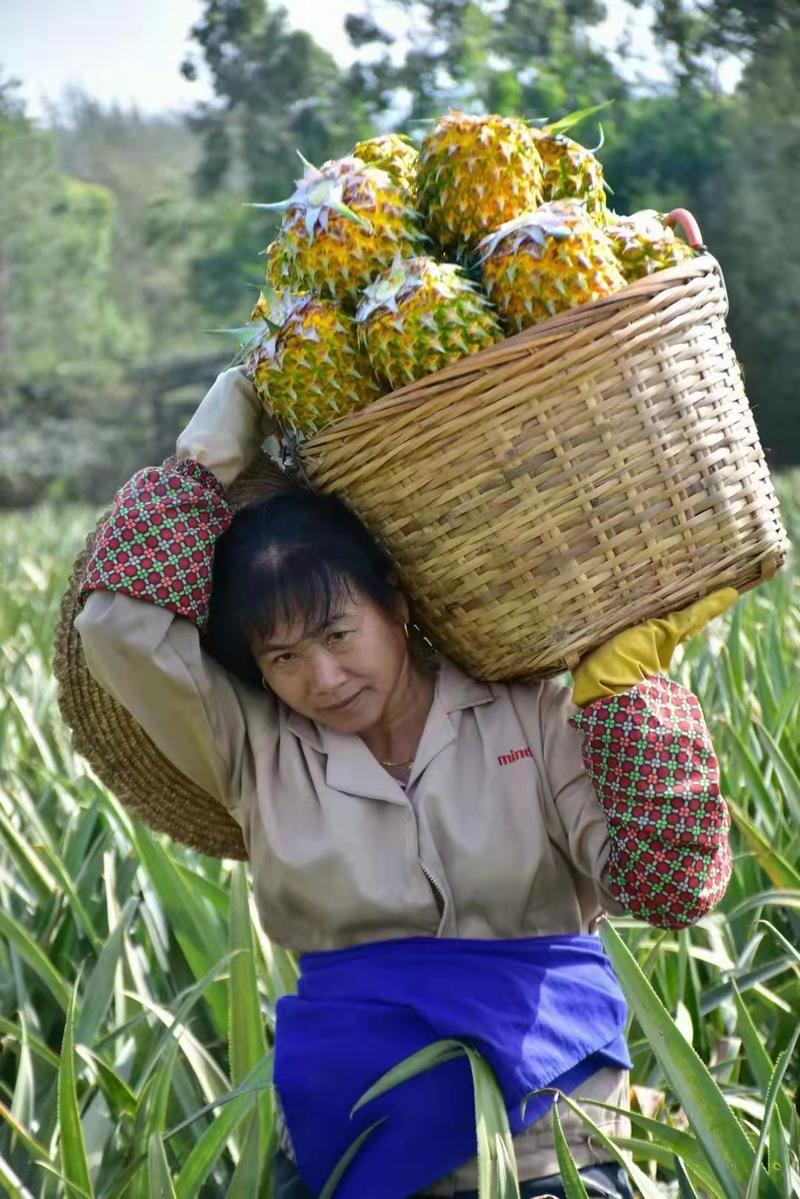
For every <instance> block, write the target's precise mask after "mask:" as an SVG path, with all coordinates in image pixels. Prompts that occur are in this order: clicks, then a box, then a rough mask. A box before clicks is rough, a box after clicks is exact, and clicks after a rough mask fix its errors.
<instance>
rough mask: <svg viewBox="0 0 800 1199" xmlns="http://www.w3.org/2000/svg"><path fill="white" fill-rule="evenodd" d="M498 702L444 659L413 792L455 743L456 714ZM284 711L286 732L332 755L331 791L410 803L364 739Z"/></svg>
mask: <svg viewBox="0 0 800 1199" xmlns="http://www.w3.org/2000/svg"><path fill="white" fill-rule="evenodd" d="M494 698H495V693H494V691H493V689H492V687H491V685H490V684H488V683H481V682H478V680H477V679H473V678H470V676H469V675H468V674H465V673H464V671H462V670H461V669H460V668H459V667H458V666H456V664H455V663H454V662H451V661H450V659H449V658H445V657H443V656H442V657H440V660H439V668H438V670H437V674H436V684H435V687H434V695H433V703H432V704H431V710H430V712H429V713H428V718H427V720H426V721H425V728H424V729H423V732H422V738H421V740H420V743H419V748H418V749H417V756H416V758H415V760H414V765H413V767H412V771H411V775H410V777H409V786H410V785H411V784H413V783H414V781H415V780H416V778H417V777H418V776H419V775H420V774H421V773H422V771H423V770H424V769H425V767H426V766H427V765H428V763H429V762H431V761H432V760H433V758H435V757H436V756H437V754H439V753H440V752H441V751H442V750H443V749H444V748H445V747H446V746H448V745H450V744H451V743H452V742H453V741H455V738H456V724H455V721H453V720H451V719H450V715H451V713H453V712H458V711H462V710H464V709H465V708H471V707H475V706H477V705H478V704H486V703H491V702H492V701H493V700H494ZM285 710H286V713H287V716H286V726H287V728H288V729H290V730H291V731H292V732H293V733H294V734H295V735H296V736H298V737H299V738H300V739H301V740H302V741H304V742H306V744H308V745H310V746H311V747H312V748H313V749H315V750H317V751H318V752H320V753H324V754H326V755H327V761H326V766H325V781H326V783H327V784H328V786H329V787H333V788H334V789H335V790H337V791H344V792H346V793H347V794H349V795H365V796H370V797H372V798H375V799H386V800H389V801H390V802H394V803H401V804H405V803H406V802H407V798H406V794H405V792H404V791H403V788H402V787H401V786H400V784H399V783H398V782H397V780H396V779H394V778H392V776H391V775H390V774H389V773H388V772H387V771H386V770H384V769H383V767H382V766H381V765H380V763H379V762H377V761H376V759H375V758H374V757H373V756H372V754H371V753H370V751H369V750H368V749H367V747H366V745H365V744H364V742H363V741H362V740H361V738H360V737H354V736H353V735H352V734H351V733H337V732H335V731H334V730H332V729H328V728H325V726H324V725H319V724H317V723H316V722H315V721H313V720H310V719H309V718H308V717H307V716H301V715H300V713H299V712H294V711H292V710H291V709H285Z"/></svg>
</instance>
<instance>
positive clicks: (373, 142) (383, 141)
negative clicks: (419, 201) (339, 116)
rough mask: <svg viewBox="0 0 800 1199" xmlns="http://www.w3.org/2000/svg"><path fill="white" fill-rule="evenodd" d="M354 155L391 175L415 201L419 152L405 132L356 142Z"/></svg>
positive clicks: (384, 134) (411, 199) (410, 198)
mask: <svg viewBox="0 0 800 1199" xmlns="http://www.w3.org/2000/svg"><path fill="white" fill-rule="evenodd" d="M353 157H354V158H360V159H361V161H362V162H364V163H366V164H367V166H372V167H377V168H378V169H379V170H381V171H385V172H386V174H387V175H390V176H391V177H392V179H394V180H395V181H396V182H397V183H399V184H400V186H401V188H402V189H403V191H404V192H405V194H406V196H407V197H408V198H409V200H410V201H412V202H413V199H414V196H415V194H416V185H417V163H418V161H419V154H418V153H417V150H416V148H415V146H414V144H413V142H412V141H411V138H409V137H406V135H405V134H404V133H382V134H381V135H380V136H379V137H370V138H367V139H366V140H365V141H362V142H356V144H355V146H354V147H353Z"/></svg>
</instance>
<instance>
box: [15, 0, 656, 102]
mask: <svg viewBox="0 0 800 1199" xmlns="http://www.w3.org/2000/svg"><path fill="white" fill-rule="evenodd" d="M366 5H367V0H284V6H285V8H286V9H287V11H288V14H289V20H290V23H291V24H292V25H294V26H295V27H296V28H305V29H309V30H310V31H311V32H312V33H313V34H314V36H315V38H316V40H317V41H318V42H319V43H320V44H321V45H323V46H325V47H326V48H327V49H328V50H330V51H331V53H333V54H334V55H335V56H336V57H337V58H338V59H339V60H340V61H342V62H346V61H349V60H350V59H351V58H352V49H351V47H350V44H349V42H348V40H347V36H346V34H345V31H344V24H343V21H344V16H345V14H346V13H348V12H353V11H365V9H366ZM380 8H381V4H380V0H371V3H370V10H371V11H372V12H373V13H375V12H376V10H379V9H380ZM607 11H608V18H607V20H606V23H605V28H604V30H603V31H602V32H603V34H604V40H606V41H607V42H608V43H609V44H613V43H614V41H615V39H616V38H617V37H618V36H619V34H620V32H621V29H622V27H623V25H624V23H625V19H624V17H623V13H624V12H625V5H624V3H623V0H607ZM201 12H202V0H134V2H133V3H132V2H131V0H0V67H2V68H3V69H4V71H5V72H6V73H9V74H11V75H14V76H16V77H17V78H18V79H20V80H21V82H22V89H21V91H22V95H23V97H24V99H25V100H26V104H27V111H28V112H29V113H30V115H31V116H34V117H37V118H38V117H42V116H44V115H45V111H46V103H45V102H46V100H47V99H49V100H51V101H56V102H57V101H58V100H59V98H60V97H61V96H62V95H63V93H64V90H65V89H67V88H69V87H71V86H77V87H80V88H81V89H82V90H84V91H85V92H87V93H88V94H89V95H91V96H93V97H95V98H96V99H98V100H101V101H103V102H105V103H111V102H113V101H116V102H118V103H119V104H121V105H122V106H124V107H128V106H131V105H134V104H135V105H136V106H137V107H138V108H139V109H140V111H142V112H145V113H154V112H164V111H169V110H173V111H178V110H186V109H187V108H190V107H192V106H193V105H194V104H195V103H196V102H197V101H198V100H203V99H206V98H209V97H210V95H211V88H210V84H209V81H208V78H207V77H205V76H204V75H203V74H202V73H201V75H200V76H199V78H198V80H197V81H196V82H194V83H189V82H188V81H187V80H185V79H183V77H182V76H181V75H180V73H179V70H178V68H179V65H180V62H181V60H182V59H183V57H184V56H185V54H186V52H187V50H189V49H190V46H191V42H190V40H189V30H190V28H191V26H192V24H193V22H195V21H197V20H198V19H199V17H200V15H201ZM393 15H394V16H395V19H396V17H397V14H396V13H394V14H393ZM629 20H630V21H631V22H632V24H631V33H632V37H633V46H634V49H635V51H636V53H637V54H638V56H639V58H640V61H641V64H642V66H643V68H644V69H645V70H646V71H648V73H650V74H652V72H653V71H654V70H655V60H654V55H653V51H652V39H651V38H650V36H649V31H648V26H647V17H646V15H645V14H644V13H643V12H641V13H639V14H638V15H632V16H630V17H629ZM393 24H395V28H396V21H395V22H394V23H393Z"/></svg>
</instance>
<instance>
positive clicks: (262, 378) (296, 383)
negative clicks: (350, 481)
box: [245, 296, 381, 437]
mask: <svg viewBox="0 0 800 1199" xmlns="http://www.w3.org/2000/svg"><path fill="white" fill-rule="evenodd" d="M262 298H263V297H262ZM260 304H261V301H260V300H259V305H260ZM259 305H257V306H256V307H257V308H258V307H259ZM267 308H268V309H269V312H270V314H271V315H272V316H275V315H276V308H275V307H274V306H270V305H269V304H267V305H265V306H264V308H263V309H262V311H263V312H266V309H267ZM277 312H278V313H279V315H280V316H282V318H283V319H282V323H281V324H280V326H279V327H278V326H277V325H276V324H275V323H274V322H273V320H272V319H270V317H267V319H265V320H264V322H263V324H264V328H263V332H262V334H261V336H260V337H259V338H258V339H257V340H256V341H255V343H251V347H250V349H249V352H248V354H247V357H246V360H245V369H246V371H247V375H248V377H249V378H250V379H251V380H252V381H253V385H254V387H255V389H256V391H257V393H258V395H259V397H260V399H261V401H262V403H263V404H264V406H265V407H266V408H268V409H269V411H270V412H272V413H273V414H274V415H275V416H276V417H277V418H278V420H279V421H280V422H281V424H282V425H283V426H284V427H286V426H288V427H290V428H292V429H294V430H295V431H296V432H298V433H300V434H302V435H303V436H306V437H307V436H309V435H311V434H312V433H317V432H319V430H320V429H323V428H324V427H325V426H326V425H328V424H330V423H331V421H334V420H336V418H337V417H339V416H344V415H346V414H347V413H348V412H354V411H355V410H356V409H358V408H363V407H364V405H365V404H369V403H371V402H372V401H373V400H377V399H378V398H379V397H380V395H381V389H380V387H379V386H378V384H377V382H376V381H375V379H374V377H373V375H372V371H371V369H370V365H369V359H368V358H367V355H366V354H365V352H364V351H363V350H362V349H361V348H360V347H359V345H358V340H357V336H356V327H355V324H354V322H353V320H352V318H351V317H349V316H348V315H347V314H346V313H345V312H344V311H342V309H341V308H339V306H338V305H337V304H335V303H334V302H333V300H326V299H320V298H319V297H317V296H296V297H287V298H284V299H283V300H281V301H280V308H279V309H278V310H277Z"/></svg>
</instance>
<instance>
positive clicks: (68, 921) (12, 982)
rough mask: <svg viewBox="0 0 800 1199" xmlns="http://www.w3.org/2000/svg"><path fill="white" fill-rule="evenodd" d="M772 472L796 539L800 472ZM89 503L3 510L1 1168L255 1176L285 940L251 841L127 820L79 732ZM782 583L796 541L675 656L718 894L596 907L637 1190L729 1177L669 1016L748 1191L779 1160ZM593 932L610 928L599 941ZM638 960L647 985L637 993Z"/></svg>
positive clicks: (787, 1178)
mask: <svg viewBox="0 0 800 1199" xmlns="http://www.w3.org/2000/svg"><path fill="white" fill-rule="evenodd" d="M778 487H779V493H780V496H781V502H782V507H783V514H784V520H785V522H786V525H787V527H788V528H789V531H790V535H791V536H792V539H793V541H795V542H797V539H798V537H800V472H795V473H794V474H791V475H785V476H783V477H781V478H779V480H778ZM94 519H95V514H94V513H93V512H91V511H89V510H86V509H67V510H57V509H56V508H53V507H46V508H42V509H40V510H38V511H37V512H35V513H33V514H29V513H25V514H22V515H6V516H4V517H2V518H0V568H2V572H3V577H4V579H6V580H7V585H6V587H5V589H4V591H3V593H2V596H1V597H0V661H1V662H2V683H3V689H2V700H0V744H1V745H2V759H1V760H2V766H1V767H0V1192H5V1193H6V1194H8V1195H9V1196H15V1197H16V1196H26V1197H27V1196H35V1197H37V1199H49V1197H51V1196H60V1195H88V1196H97V1197H98V1199H100V1197H103V1199H112V1197H113V1199H121V1197H123V1196H128V1197H130V1199H150V1196H155V1195H159V1196H171V1195H173V1194H174V1195H175V1196H176V1197H177V1199H189V1197H190V1196H195V1195H202V1196H206V1195H208V1196H220V1197H222V1196H228V1195H229V1196H240V1195H241V1196H247V1197H248V1199H251V1197H253V1196H261V1195H264V1196H266V1195H268V1194H269V1189H270V1179H269V1167H268V1163H269V1158H270V1155H271V1150H272V1145H273V1140H274V1129H273V1113H272V1104H271V1095H270V1077H271V1043H272V1031H273V1016H274V1007H275V1002H276V1000H277V998H278V997H279V996H280V995H281V994H284V993H285V992H287V991H289V990H291V988H292V987H293V986H294V981H295V978H296V968H295V964H294V962H293V960H292V958H291V956H290V955H288V954H286V953H285V952H284V951H283V950H281V949H280V948H279V947H278V946H275V945H272V944H271V943H270V942H269V941H268V939H267V938H266V937H265V936H264V934H263V933H262V932H261V930H260V929H259V927H258V924H257V921H256V920H255V919H254V918H253V909H252V901H251V898H250V886H249V879H248V875H247V871H246V868H245V867H244V866H241V865H234V864H232V863H229V862H218V861H216V860H213V859H208V858H204V857H202V856H201V855H199V854H196V853H194V852H192V851H189V850H183V849H180V848H179V847H177V846H175V845H173V844H171V843H170V842H168V841H166V840H165V839H163V838H161V837H158V836H156V835H154V834H152V833H151V832H149V831H148V830H147V829H146V828H145V827H143V826H142V825H140V824H138V823H136V822H134V821H132V820H131V819H130V817H129V816H128V814H127V813H126V812H125V810H124V809H123V808H122V807H121V806H120V805H119V804H118V803H117V801H116V800H115V799H114V797H113V796H112V795H111V794H109V792H108V791H106V790H105V788H104V787H103V786H102V785H101V784H100V783H99V781H98V780H97V779H96V778H95V777H94V776H93V775H92V773H91V771H90V770H88V768H87V767H86V765H85V763H84V762H83V761H82V760H81V759H79V758H78V757H77V756H76V755H75V754H74V753H73V751H72V748H71V744H70V738H69V734H68V731H67V730H66V729H65V728H64V726H63V725H62V723H61V721H60V719H59V716H58V712H57V708H56V702H55V689H54V683H53V680H52V678H51V674H50V655H51V641H52V635H53V628H54V624H55V619H56V614H57V609H58V603H59V599H60V595H61V592H62V590H63V587H64V583H65V580H66V576H67V572H68V569H69V566H70V564H71V562H72V560H73V558H74V556H75V554H76V553H77V551H78V549H79V547H80V545H81V543H82V541H83V537H84V536H85V533H86V531H87V529H88V528H89V527H91V525H92V524H93V522H94ZM797 589H798V573H797V563H796V561H795V562H793V563H791V564H790V566H789V567H787V568H786V569H785V570H784V571H783V572H781V573H780V574H779V575H778V576H777V577H776V578H775V579H773V580H772V581H771V582H770V583H769V584H767V585H766V586H764V587H761V588H758V589H757V590H755V591H753V592H750V593H749V594H748V595H746V596H745V597H743V598H742V599H741V600H740V602H739V603H738V604H737V605H736V606H735V607H734V609H733V610H732V612H731V613H730V614H729V615H728V616H726V617H725V618H722V619H721V620H720V621H718V622H717V623H716V624H715V625H714V626H713V627H712V629H711V630H710V633H709V635H708V636H707V637H700V638H696V639H695V640H694V641H692V642H690V643H689V644H688V645H687V646H686V647H685V648H684V649H683V650H682V651H679V655H678V657H677V659H676V663H675V666H674V669H673V671H672V674H673V676H674V677H676V678H678V679H679V680H680V681H681V682H683V683H685V684H686V685H687V686H689V687H691V688H692V690H694V691H695V693H696V694H697V695H698V697H699V698H700V701H701V704H702V707H703V710H704V712H705V715H706V719H707V721H708V723H709V726H710V728H711V731H712V735H713V738H714V742H715V745H716V748H717V752H718V755H719V758H720V762H721V767H722V782H723V788H724V793H725V795H726V796H727V797H728V798H729V800H730V803H731V807H732V811H733V814H734V818H735V827H734V833H733V841H734V847H735V854H736V866H735V870H734V877H733V881H732V883H731V886H730V889H729V892H728V895H727V897H726V899H725V901H724V903H723V905H722V907H721V909H720V910H718V911H717V912H715V913H713V914H712V915H711V916H709V917H707V918H706V919H704V920H702V921H701V922H700V923H699V924H698V925H696V926H695V927H694V928H692V929H689V930H686V931H684V932H679V933H667V932H661V931H659V930H656V929H652V928H650V927H648V926H646V925H644V924H640V923H637V922H635V921H632V920H618V921H615V922H614V929H615V930H616V932H617V933H618V934H619V935H620V937H621V943H622V951H623V952H624V951H625V948H626V947H627V951H628V956H629V957H630V956H631V955H632V960H633V963H634V966H637V965H638V972H637V973H636V974H631V976H630V977H631V979H632V980H633V981H632V982H629V983H628V984H627V986H626V989H628V986H629V987H630V988H631V990H630V992H629V998H630V999H631V1008H632V1012H633V1013H634V1014H633V1015H632V1017H631V1027H630V1044H631V1051H632V1055H633V1060H634V1071H633V1082H634V1084H635V1087H634V1090H633V1092H632V1108H633V1113H634V1120H635V1125H634V1127H635V1135H634V1137H633V1138H632V1140H631V1141H630V1142H629V1143H628V1144H627V1145H626V1146H624V1148H626V1149H627V1150H628V1151H629V1152H630V1153H631V1154H632V1155H633V1157H634V1158H635V1160H636V1161H638V1162H639V1169H640V1173H641V1171H643V1173H641V1179H644V1182H645V1184H646V1183H648V1182H649V1184H650V1186H651V1187H655V1188H656V1189H654V1190H653V1191H652V1192H650V1193H653V1194H665V1193H670V1194H678V1193H680V1194H681V1195H691V1194H693V1193H694V1194H704V1193H708V1194H712V1195H714V1194H720V1195H723V1196H726V1197H727V1195H728V1194H729V1191H728V1189H727V1187H728V1185H731V1184H729V1183H727V1182H726V1183H725V1184H724V1185H723V1183H720V1181H719V1178H718V1176H717V1174H716V1173H715V1170H716V1165H715V1163H714V1161H713V1153H711V1151H710V1149H709V1146H708V1144H707V1143H706V1141H705V1140H704V1136H705V1132H704V1131H703V1130H702V1129H701V1128H699V1127H697V1121H698V1119H699V1114H698V1113H696V1112H694V1111H693V1108H692V1102H691V1098H692V1093H693V1092H692V1086H693V1085H694V1084H693V1083H692V1077H693V1076H692V1077H690V1076H691V1063H693V1062H694V1060H695V1058H694V1054H690V1056H685V1055H684V1056H681V1053H680V1051H679V1046H678V1044H677V1042H676V1041H675V1036H677V1037H678V1038H680V1043H681V1044H682V1045H683V1046H685V1047H686V1048H687V1050H688V1047H689V1046H691V1047H692V1049H693V1050H694V1051H696V1053H697V1055H699V1058H700V1059H702V1062H703V1063H705V1064H706V1065H707V1067H708V1070H709V1071H710V1074H711V1077H713V1079H714V1080H715V1081H716V1083H717V1084H718V1086H719V1087H720V1088H721V1091H722V1094H723V1095H724V1098H725V1106H726V1110H728V1111H729V1112H730V1113H732V1117H731V1118H732V1119H733V1121H734V1125H735V1128H736V1129H738V1130H740V1132H741V1136H742V1138H743V1142H739V1141H737V1139H736V1135H734V1133H733V1125H732V1126H731V1129H729V1130H728V1143H729V1147H730V1150H731V1153H733V1154H734V1156H735V1152H736V1145H737V1144H739V1146H740V1150H741V1153H740V1159H741V1160H740V1165H739V1167H738V1168H739V1169H740V1170H741V1169H743V1168H744V1166H743V1165H741V1162H743V1161H744V1145H745V1144H746V1145H747V1146H749V1147H750V1149H751V1150H752V1156H753V1157H755V1155H756V1153H758V1154H759V1162H760V1163H761V1164H760V1165H759V1169H758V1170H756V1172H755V1173H754V1175H753V1178H754V1180H755V1181H754V1183H753V1186H754V1187H755V1189H754V1190H752V1195H753V1196H755V1195H757V1194H761V1193H762V1192H763V1193H765V1194H766V1193H770V1194H773V1193H774V1194H777V1195H782V1194H785V1195H789V1194H791V1193H792V1190H791V1188H792V1186H793V1185H794V1184H793V1182H792V1177H791V1167H792V1164H793V1163H794V1168H795V1169H796V1168H797V1165H796V1163H797V1155H798V1152H800V1146H799V1145H798V1144H797V1137H798V1133H797V1121H796V1119H795V1120H794V1123H793V1122H792V1109H793V1103H794V1102H796V1099H795V1096H796V1095H797V1090H798V1085H800V1070H799V1069H798V1061H797V1057H796V1055H795V1056H793V1057H786V1054H785V1051H786V1050H787V1048H788V1047H789V1046H790V1044H791V1041H792V1037H793V1034H794V1032H795V1029H796V1028H797V1026H798V1023H800V957H798V953H797V949H796V947H797V945H798V944H799V943H800V865H799V864H798V863H799V862H800V749H799V747H800V687H798V685H797V673H796V663H797V661H798V657H799V656H800V605H798V595H797ZM611 931H612V932H613V930H611ZM617 941H619V937H618V938H617ZM609 951H610V952H612V954H618V953H619V952H620V950H619V949H618V947H617V946H616V944H615V943H612V942H610V941H609ZM615 960H616V959H615ZM619 968H620V970H621V971H623V972H624V970H625V968H626V967H625V960H623V959H620V966H619ZM626 977H627V975H626ZM644 980H649V983H650V985H651V988H652V992H650V991H649V990H648V991H642V992H641V994H640V993H639V991H637V990H636V988H637V987H640V984H641V983H642V982H644ZM651 994H652V995H653V996H654V997H655V1001H656V1004H657V1005H658V1006H656V1007H654V1006H653V999H652V998H651ZM661 1005H663V1009H665V1010H664V1011H663V1013H662V1012H661ZM653 1021H655V1025H654V1024H653ZM659 1022H660V1023H659ZM654 1028H658V1029H660V1032H659V1033H658V1035H656V1034H655V1033H654ZM663 1042H666V1043H667V1044H668V1046H669V1048H670V1051H671V1053H672V1056H671V1057H669V1058H667V1059H666V1060H665V1057H664V1052H663ZM782 1054H784V1058H785V1060H782V1059H781V1055H782ZM676 1062H677V1065H676V1064H675V1063H676ZM776 1064H779V1066H780V1068H781V1069H782V1073H781V1074H780V1076H778V1075H776V1073H775V1067H776ZM676 1072H677V1073H676ZM776 1078H777V1082H776ZM765 1112H766V1118H765ZM775 1113H777V1117H778V1118H777V1123H776V1117H775ZM793 1138H794V1140H793ZM665 1146H671V1147H672V1148H671V1150H670V1149H669V1148H668V1147H667V1148H665ZM710 1153H711V1157H710V1156H709V1154H710ZM793 1155H794V1156H793ZM762 1167H763V1168H762ZM485 1177H489V1174H485ZM736 1177H740V1175H736ZM641 1179H640V1182H639V1184H638V1185H639V1189H640V1190H641V1193H643V1194H644V1193H645V1190H644V1189H643V1187H642V1183H641ZM770 1179H771V1180H772V1181H770ZM488 1185H490V1184H487V1186H488ZM491 1185H494V1184H491ZM573 1185H574V1184H573ZM732 1185H738V1184H732ZM765 1186H768V1187H769V1188H770V1190H769V1192H767V1191H764V1190H763V1188H764V1187H765ZM775 1186H776V1187H778V1189H777V1191H773V1190H772V1189H771V1188H772V1187H775ZM678 1187H680V1188H681V1189H680V1191H678V1189H676V1188H678ZM715 1187H716V1189H715ZM665 1188H672V1189H665ZM759 1188H761V1191H759ZM485 1189H486V1188H484V1190H485ZM493 1193H495V1194H498V1195H499V1194H501V1193H503V1192H502V1191H501V1190H500V1189H497V1187H495V1190H494V1192H493ZM574 1193H575V1194H578V1195H579V1194H580V1192H579V1191H577V1190H575V1191H574ZM742 1194H743V1195H744V1194H745V1191H743V1192H742ZM737 1199H738V1197H737Z"/></svg>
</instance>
